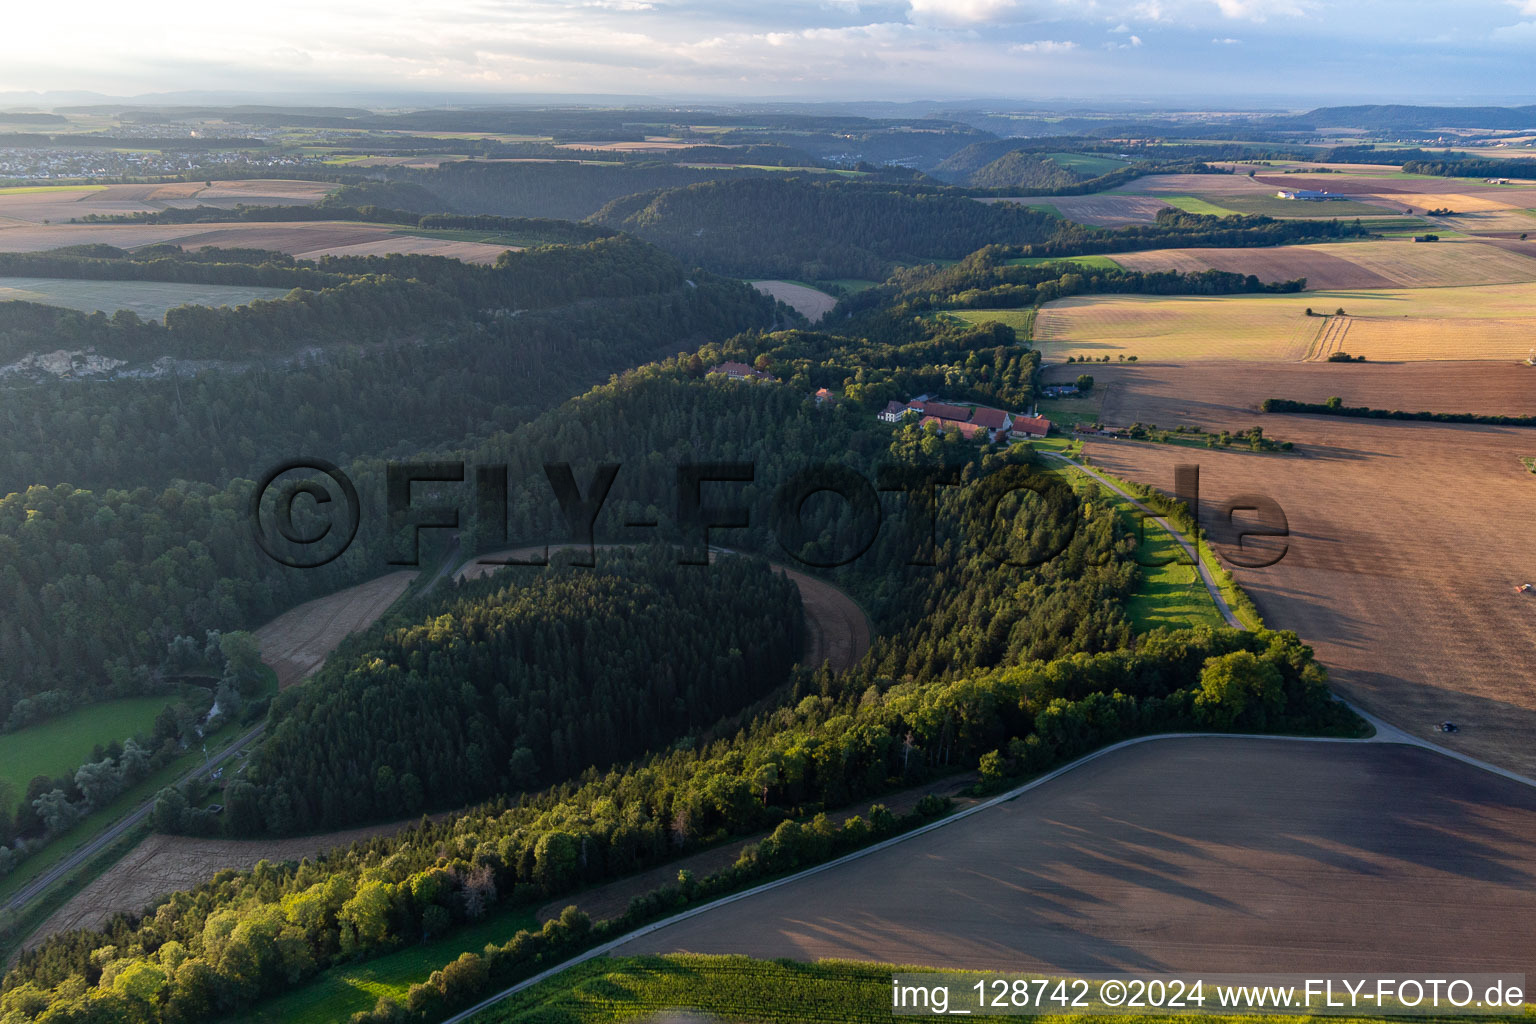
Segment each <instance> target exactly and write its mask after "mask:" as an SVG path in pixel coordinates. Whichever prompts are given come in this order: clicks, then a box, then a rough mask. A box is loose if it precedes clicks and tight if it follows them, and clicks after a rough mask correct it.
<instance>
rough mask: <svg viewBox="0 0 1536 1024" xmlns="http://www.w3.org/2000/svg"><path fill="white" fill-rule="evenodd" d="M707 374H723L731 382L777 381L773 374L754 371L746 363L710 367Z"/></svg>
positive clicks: (728, 363) (726, 363)
mask: <svg viewBox="0 0 1536 1024" xmlns="http://www.w3.org/2000/svg"><path fill="white" fill-rule="evenodd" d="M709 372H710V373H723V374H725V375H726V376H727V377H729V378H730V379H731V380H768V381H776V380H778V378H777V377H775V376H774V375H773V374H771V373H766V372H764V371H762V370H754V369H753V368H752V367H750V366H748V365H747V364H746V363H733V362H729V361H727V362H724V363H720V364H719V365H718V366H711V367H710V368H709Z"/></svg>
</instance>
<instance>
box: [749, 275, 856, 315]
mask: <svg viewBox="0 0 1536 1024" xmlns="http://www.w3.org/2000/svg"><path fill="white" fill-rule="evenodd" d="M748 283H749V284H751V285H752V287H753V288H756V289H757V290H758V291H760V292H762V293H763V294H764V295H772V296H773V297H774V298H776V299H778V300H779V301H780V302H782V303H784V305H786V306H789V307H790V308H791V309H794V310H795V311H796V312H798V313H799V314H800V315H801V316H803V317H805V318H806V319H807V320H809V321H810V322H811V323H815V322H816V321H818V320H820V319H821V318H822V317H824V316H826V315H827V314H828V313H830V312H832V307H833V306H835V305H837V296H835V295H828V294H827V293H826V292H824V291H820V290H819V289H816V288H812V287H811V286H810V285H804V284H795V283H794V282H793V281H751V282H748Z"/></svg>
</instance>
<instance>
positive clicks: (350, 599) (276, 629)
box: [256, 570, 416, 690]
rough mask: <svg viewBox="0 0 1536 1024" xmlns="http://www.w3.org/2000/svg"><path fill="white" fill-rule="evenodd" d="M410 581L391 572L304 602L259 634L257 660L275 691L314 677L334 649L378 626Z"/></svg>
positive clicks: (409, 576)
mask: <svg viewBox="0 0 1536 1024" xmlns="http://www.w3.org/2000/svg"><path fill="white" fill-rule="evenodd" d="M415 577H416V573H414V572H412V571H409V570H401V571H400V572H392V573H390V574H388V575H387V576H380V577H379V578H378V579H376V580H370V581H369V582H367V583H360V584H358V585H357V586H355V587H348V588H347V589H346V590H338V591H337V592H336V593H334V594H330V595H328V596H326V597H320V598H316V599H315V600H313V601H306V602H305V603H304V604H301V605H299V606H298V607H297V608H293V609H290V610H289V611H287V612H284V613H283V614H282V615H279V616H278V617H277V618H275V619H273V620H272V621H271V622H269V623H267V624H266V625H265V626H262V627H261V628H260V629H258V630H257V631H256V640H257V642H258V643H259V644H260V645H261V660H262V661H264V662H266V663H267V664H268V665H269V666H270V667H271V668H272V670H273V671H274V672H276V673H277V685H278V688H279V689H283V690H286V689H287V688H288V687H290V686H293V685H294V684H295V683H301V682H303V681H304V680H306V679H308V678H309V677H310V676H312V675H314V674H315V673H316V672H318V671H319V670H320V666H321V665H322V664H324V663H325V659H326V656H327V655H329V654H330V653H331V652H332V651H334V650H335V649H336V645H337V644H339V643H341V642H342V641H343V640H345V639H346V638H347V637H348V636H350V635H352V634H353V633H356V632H357V631H358V630H360V629H366V628H368V627H369V626H371V625H373V623H375V622H376V621H378V618H379V616H381V615H383V614H384V612H385V611H387V610H388V609H389V606H390V605H392V604H394V603H395V602H396V601H397V600H399V598H400V595H401V594H403V593H405V588H406V587H408V586H410V583H411V580H413V579H414V578H415Z"/></svg>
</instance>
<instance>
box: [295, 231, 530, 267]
mask: <svg viewBox="0 0 1536 1024" xmlns="http://www.w3.org/2000/svg"><path fill="white" fill-rule="evenodd" d="M508 250H511V251H513V252H521V251H522V246H518V245H488V244H486V243H484V242H461V241H455V240H453V239H450V238H424V237H422V236H420V235H405V234H401V235H391V236H390V237H388V238H380V239H376V240H374V241H369V242H355V243H353V244H351V245H336V246H331V247H330V248H327V249H312V250H310V251H309V252H297V253H294V255H295V256H297V257H298V258H299V259H303V260H317V259H319V258H320V257H322V256H388V255H389V254H391V253H399V252H410V253H415V254H418V255H421V256H447V257H449V258H450V259H456V260H463V261H464V262H465V263H483V264H486V265H490V264H492V263H495V262H496V260H497V259H499V258H500V257H501V254H502V253H504V252H507V251H508Z"/></svg>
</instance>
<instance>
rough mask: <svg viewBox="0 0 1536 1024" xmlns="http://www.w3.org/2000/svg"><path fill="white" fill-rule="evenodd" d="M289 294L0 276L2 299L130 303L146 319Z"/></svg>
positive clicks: (69, 304) (88, 308) (75, 304)
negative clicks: (169, 312) (173, 311)
mask: <svg viewBox="0 0 1536 1024" xmlns="http://www.w3.org/2000/svg"><path fill="white" fill-rule="evenodd" d="M287 294H288V290H287V289H286V288H255V287H247V286H243V285H218V284H166V283H163V282H159V281H83V280H74V279H70V278H50V277H0V302H8V301H20V302H41V303H43V304H45V305H49V306H64V307H66V308H68V309H79V310H84V311H85V312H87V313H94V312H96V311H97V310H100V311H101V312H103V313H115V312H116V311H118V310H119V309H131V310H133V311H134V312H135V313H137V314H138V315H139V316H140V317H141V318H143V319H145V320H159V319H161V318H162V317H164V316H165V311H166V310H168V309H172V308H174V307H176V306H183V305H189V304H190V305H194V306H243V305H245V304H246V303H248V302H255V301H256V300H257V299H280V298H282V297H283V296H284V295H287Z"/></svg>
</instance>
